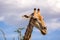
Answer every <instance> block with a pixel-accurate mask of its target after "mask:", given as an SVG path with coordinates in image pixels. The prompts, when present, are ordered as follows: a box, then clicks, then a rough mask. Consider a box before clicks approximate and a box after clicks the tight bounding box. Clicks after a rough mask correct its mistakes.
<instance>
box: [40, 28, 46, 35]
mask: <svg viewBox="0 0 60 40" xmlns="http://www.w3.org/2000/svg"><path fill="white" fill-rule="evenodd" d="M41 33H42V34H43V35H46V34H47V28H46V27H44V28H43V29H42V30H41Z"/></svg>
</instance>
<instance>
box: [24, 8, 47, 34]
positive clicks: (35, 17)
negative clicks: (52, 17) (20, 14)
mask: <svg viewBox="0 0 60 40" xmlns="http://www.w3.org/2000/svg"><path fill="white" fill-rule="evenodd" d="M24 17H26V18H31V19H32V20H31V21H32V22H31V24H33V25H34V26H35V27H36V28H38V29H39V30H40V31H41V33H42V34H43V35H45V34H46V33H47V28H46V25H45V22H44V20H43V17H42V16H41V14H40V9H39V8H38V9H37V11H36V8H34V12H33V13H32V15H31V16H27V15H24Z"/></svg>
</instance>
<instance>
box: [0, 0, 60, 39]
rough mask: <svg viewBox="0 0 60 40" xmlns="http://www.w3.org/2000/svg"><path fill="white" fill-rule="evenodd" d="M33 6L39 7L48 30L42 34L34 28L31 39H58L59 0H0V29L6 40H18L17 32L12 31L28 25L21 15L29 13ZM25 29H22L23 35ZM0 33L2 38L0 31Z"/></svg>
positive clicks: (59, 36) (59, 30)
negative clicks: (45, 33)
mask: <svg viewBox="0 0 60 40" xmlns="http://www.w3.org/2000/svg"><path fill="white" fill-rule="evenodd" d="M34 8H40V11H41V15H42V16H43V17H44V21H45V23H46V26H47V29H48V30H47V35H45V36H43V35H42V34H41V33H40V31H39V30H38V29H36V28H34V29H33V33H32V37H31V40H60V0H0V29H2V30H3V31H4V33H5V36H6V38H7V40H13V38H15V40H18V33H16V32H14V31H15V30H17V29H18V28H19V27H26V26H27V25H28V21H29V19H25V18H22V16H23V15H24V14H27V15H29V14H31V13H32V12H33V9H34ZM25 30H26V29H24V30H22V34H23V35H24V33H25ZM0 34H1V35H0V40H3V36H2V32H1V31H0Z"/></svg>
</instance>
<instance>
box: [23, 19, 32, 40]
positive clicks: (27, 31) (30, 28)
mask: <svg viewBox="0 0 60 40" xmlns="http://www.w3.org/2000/svg"><path fill="white" fill-rule="evenodd" d="M32 31H33V25H32V24H31V19H30V21H29V24H28V26H27V29H26V32H25V35H24V38H23V40H29V39H30V38H31V34H32Z"/></svg>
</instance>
